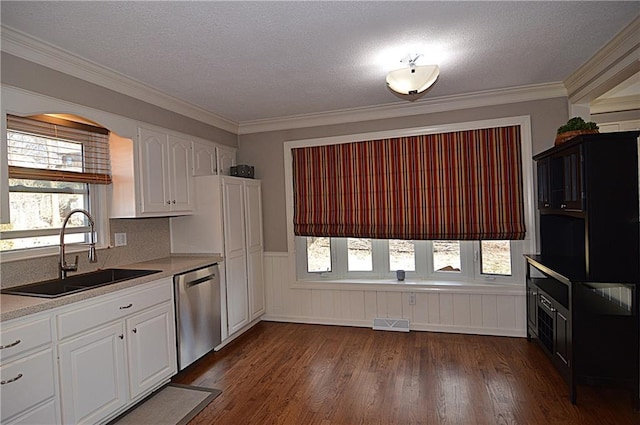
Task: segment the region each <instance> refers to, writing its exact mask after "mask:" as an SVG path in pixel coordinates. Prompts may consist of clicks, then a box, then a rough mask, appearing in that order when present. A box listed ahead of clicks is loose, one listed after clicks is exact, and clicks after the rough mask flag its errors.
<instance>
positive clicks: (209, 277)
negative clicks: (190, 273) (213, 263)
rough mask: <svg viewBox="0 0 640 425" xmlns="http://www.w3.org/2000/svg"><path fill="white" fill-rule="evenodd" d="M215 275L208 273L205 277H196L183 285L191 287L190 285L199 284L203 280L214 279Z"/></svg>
mask: <svg viewBox="0 0 640 425" xmlns="http://www.w3.org/2000/svg"><path fill="white" fill-rule="evenodd" d="M215 277H216V275H215V274H212V275H208V276H205V277H201V278H200V279H196V280H192V281H190V282H186V285H185V286H186V287H187V288H191V287H192V286H196V285H199V284H201V283H204V282H208V281H210V280H213V279H215Z"/></svg>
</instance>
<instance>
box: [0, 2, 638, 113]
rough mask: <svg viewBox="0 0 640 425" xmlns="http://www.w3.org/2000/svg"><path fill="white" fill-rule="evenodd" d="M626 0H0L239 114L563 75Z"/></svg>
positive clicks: (39, 25) (66, 39)
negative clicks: (402, 82)
mask: <svg viewBox="0 0 640 425" xmlns="http://www.w3.org/2000/svg"><path fill="white" fill-rule="evenodd" d="M639 5H640V3H638V2H634V1H628V2H611V1H604V2H584V1H583V2H564V1H556V2H525V1H519V2H452V1H450V2H397V1H386V2H381V1H379V2H316V1H304V2H303V1H301V2H266V1H262V2H244V1H238V2H212V1H190V2H173V1H163V2H148V1H138V2H129V1H117V2H98V1H84V2H67V1H54V2H22V1H18V2H13V1H4V0H3V1H2V2H1V19H2V24H3V25H7V26H10V27H12V28H14V29H17V30H19V31H22V32H24V33H27V34H29V35H32V36H34V37H37V38H39V39H41V40H43V41H46V42H48V43H50V44H53V45H55V46H57V47H60V48H63V49H65V50H67V51H69V52H71V53H74V54H76V55H79V56H81V57H83V58H86V59H88V60H90V61H92V62H94V63H97V64H100V65H103V66H105V67H107V68H110V69H111V70H114V71H117V72H120V73H122V74H124V75H126V76H128V77H131V78H133V79H135V80H138V81H140V82H143V83H145V84H147V85H149V86H152V87H154V88H156V89H158V90H160V91H162V92H165V93H167V94H169V95H171V96H174V97H177V98H179V99H182V100H184V101H187V102H189V103H192V104H194V105H197V106H199V107H202V108H204V109H206V110H209V111H211V112H214V113H216V114H218V115H220V116H223V117H226V118H228V119H231V120H233V121H236V122H248V121H252V120H257V119H268V118H275V117H283V116H292V115H300V114H310V113H319V112H324V111H335V110H342V109H349V108H357V107H366V106H373V105H383V104H391V103H398V102H402V101H400V100H398V98H396V97H394V96H393V95H392V94H391V93H390V92H389V91H388V90H387V89H386V87H385V75H386V73H387V72H388V71H389V70H391V69H393V68H397V67H399V65H400V63H399V61H400V59H402V58H403V57H404V56H406V55H407V54H408V53H413V52H420V53H423V55H424V62H423V63H424V64H426V63H428V62H436V63H437V64H438V65H440V70H441V76H440V78H439V80H438V81H437V82H436V84H435V85H434V86H433V88H432V89H431V90H430V91H429V93H428V94H427V95H426V96H425V97H424V98H423V99H428V98H431V97H439V96H445V95H454V94H462V93H468V92H476V91H481V90H489V89H499V88H507V87H517V86H524V85H530V84H538V83H549V82H558V81H563V80H564V79H565V78H567V77H568V76H569V75H570V74H571V73H572V72H573V71H575V70H576V69H577V68H578V67H579V66H580V65H582V64H583V63H584V62H585V61H587V60H588V59H589V58H590V57H591V56H592V55H593V54H594V53H595V52H597V51H598V50H599V49H600V48H601V47H602V46H603V45H604V44H606V43H607V42H608V41H609V40H610V39H611V38H613V37H614V36H615V35H616V34H617V33H618V32H619V31H620V30H621V29H622V28H624V27H625V26H626V25H627V24H628V23H630V22H631V21H632V20H633V18H634V17H635V16H636V15H638V14H639V12H640V6H639Z"/></svg>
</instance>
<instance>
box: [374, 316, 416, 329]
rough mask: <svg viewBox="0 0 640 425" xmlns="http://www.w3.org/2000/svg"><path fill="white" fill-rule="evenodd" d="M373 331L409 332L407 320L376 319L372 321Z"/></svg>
mask: <svg viewBox="0 0 640 425" xmlns="http://www.w3.org/2000/svg"><path fill="white" fill-rule="evenodd" d="M373 329H374V330H376V331H396V332H409V320H408V319H385V318H383V317H376V318H375V319H373Z"/></svg>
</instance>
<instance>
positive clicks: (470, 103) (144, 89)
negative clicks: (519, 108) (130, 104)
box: [1, 25, 567, 134]
mask: <svg viewBox="0 0 640 425" xmlns="http://www.w3.org/2000/svg"><path fill="white" fill-rule="evenodd" d="M1 29H2V46H1V49H2V51H4V52H6V53H9V54H12V55H14V56H17V57H20V58H22V59H25V60H28V61H31V62H34V63H37V64H39V65H42V66H46V67H48V68H51V69H54V70H56V71H60V72H63V73H65V74H68V75H71V76H74V77H77V78H80V79H82V80H85V81H88V82H90V83H93V84H97V85H99V86H102V87H105V88H108V89H110V90H114V91H116V92H118V93H122V94H125V95H127V96H131V97H134V98H136V99H139V100H142V101H145V102H148V103H150V104H152V105H156V106H158V107H161V108H164V109H167V110H169V111H172V112H175V113H178V114H181V115H184V116H186V117H189V118H192V119H195V120H197V121H200V122H203V123H206V124H209V125H212V126H215V127H218V128H220V129H223V130H226V131H229V132H232V133H234V134H250V133H259V132H264V131H277V130H285V129H294V128H304V127H314V126H324V125H332V124H344V123H353V122H359V121H370V120H379V119H386V118H397V117H403V116H411V115H422V114H429V113H436V112H446V111H453V110H460V109H469V108H478V107H485V106H494V105H500V104H509V103H517V102H527V101H533V100H542V99H549V98H554V97H566V96H567V90H566V88H565V86H564V85H563V84H562V83H560V82H555V83H544V84H535V85H530V86H522V87H512V88H507V89H497V90H486V91H480V92H475V93H466V94H460V95H452V96H442V97H436V98H431V99H428V100H424V99H423V100H420V101H417V102H414V103H407V102H402V103H400V102H395V103H391V104H385V105H378V106H370V107H363V108H351V109H342V110H336V111H329V112H322V113H317V114H304V115H294V116H287V117H279V118H273V119H264V120H255V121H243V122H240V123H237V122H235V121H232V120H229V119H226V118H224V117H221V116H219V115H216V114H213V113H212V112H209V111H207V110H205V109H203V108H200V107H197V106H195V105H192V104H190V103H188V102H185V101H183V100H180V99H178V98H175V97H173V96H169V95H167V94H165V93H163V92H161V91H159V90H157V89H154V88H153V87H150V86H148V85H145V84H143V83H141V82H139V81H136V80H134V79H132V78H130V77H127V76H126V75H123V74H121V73H118V72H116V71H113V70H111V69H108V68H105V67H103V66H101V65H98V64H96V63H94V62H92V61H89V60H87V59H84V58H82V57H80V56H77V55H74V54H72V53H70V52H68V51H66V50H63V49H60V48H58V47H56V46H53V45H51V44H49V43H47V42H44V41H42V40H40V39H37V38H35V37H32V36H30V35H28V34H25V33H23V32H21V31H18V30H16V29H13V28H11V27H7V26H4V25H2V26H1Z"/></svg>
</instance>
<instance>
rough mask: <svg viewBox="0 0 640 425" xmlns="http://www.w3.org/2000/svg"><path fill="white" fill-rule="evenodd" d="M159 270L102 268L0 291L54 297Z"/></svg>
mask: <svg viewBox="0 0 640 425" xmlns="http://www.w3.org/2000/svg"><path fill="white" fill-rule="evenodd" d="M160 272H161V270H138V269H104V270H98V271H95V272H90V273H83V274H78V275H74V276H69V277H67V278H66V279H51V280H45V281H43V282H36V283H30V284H28V285H22V286H16V287H14V288H7V289H3V290H2V291H0V292H1V293H3V294H11V295H26V296H29V297H40V298H56V297H60V296H63V295H69V294H73V293H76V292H81V291H86V290H88V289H92V288H97V287H99V286H105V285H110V284H112V283H116V282H122V281H125V280H129V279H135V278H137V277H142V276H148V275H151V274H154V273H160Z"/></svg>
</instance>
